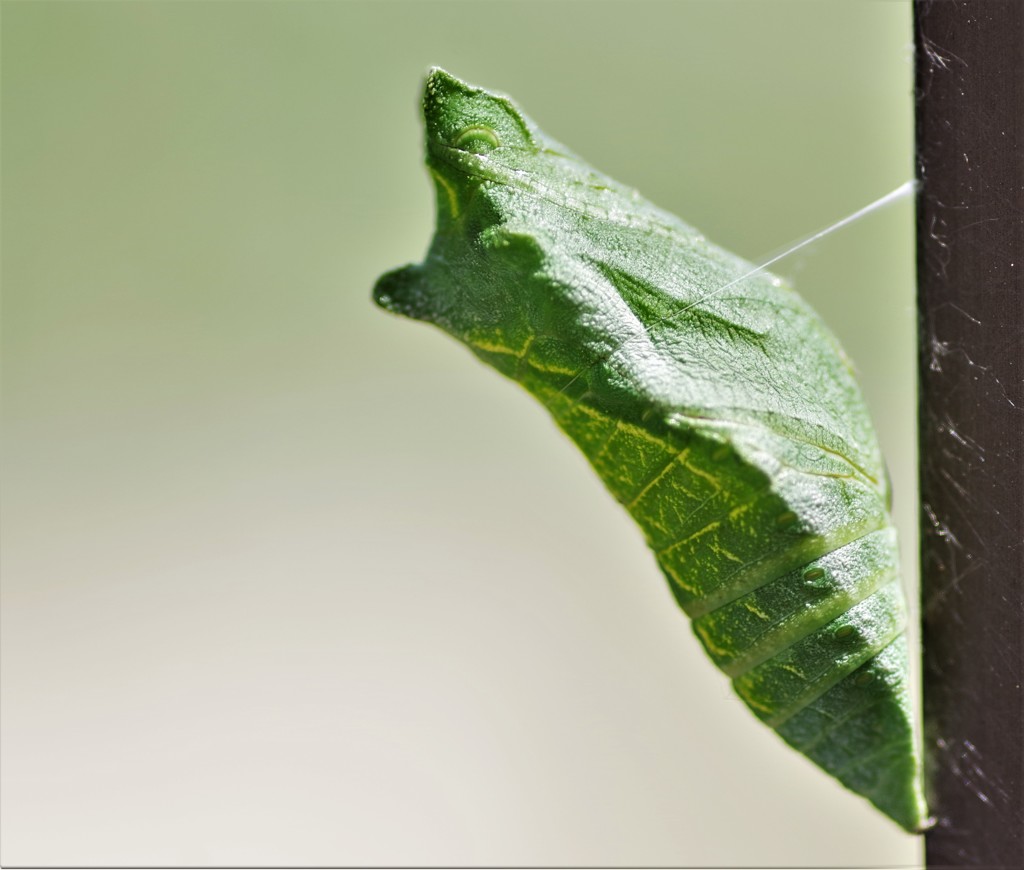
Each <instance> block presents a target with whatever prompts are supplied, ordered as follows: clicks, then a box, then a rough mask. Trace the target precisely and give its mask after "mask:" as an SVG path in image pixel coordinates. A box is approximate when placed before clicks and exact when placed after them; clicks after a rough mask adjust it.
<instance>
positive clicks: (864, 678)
mask: <svg viewBox="0 0 1024 870" xmlns="http://www.w3.org/2000/svg"><path fill="white" fill-rule="evenodd" d="M873 679H874V677H873V676H872V675H871V674H869V673H868V672H867V671H864V673H862V674H857V676H855V677H854V678H853V684H854V685H855V686H866V685H867V684H868V683H870V682H871V681H872V680H873Z"/></svg>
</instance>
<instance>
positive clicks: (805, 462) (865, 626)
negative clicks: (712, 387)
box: [537, 390, 921, 824]
mask: <svg viewBox="0 0 1024 870" xmlns="http://www.w3.org/2000/svg"><path fill="white" fill-rule="evenodd" d="M537 392H538V395H539V396H540V397H541V398H542V400H543V401H544V402H545V404H547V406H548V408H549V409H550V410H551V411H552V413H553V414H554V416H555V419H556V421H557V422H558V423H559V425H560V426H561V427H562V428H563V429H564V430H565V431H566V432H567V433H568V434H569V435H570V436H571V437H572V438H573V439H574V440H575V441H576V442H577V444H578V445H579V446H580V447H581V448H582V450H583V452H584V453H585V454H586V455H587V458H588V459H589V460H590V462H591V464H592V465H593V466H594V467H595V469H596V470H597V471H598V473H599V474H600V476H601V477H602V479H603V480H604V482H605V484H606V485H607V486H608V488H609V489H610V490H611V492H612V494H613V495H614V496H615V497H616V499H618V500H619V501H620V502H621V503H622V504H623V505H624V506H625V507H626V509H627V510H628V511H629V512H630V514H631V515H632V516H633V518H634V519H635V520H636V521H637V523H638V524H639V526H640V527H641V529H642V530H643V532H644V534H645V536H646V537H647V540H648V543H649V544H650V546H651V549H652V550H653V551H654V553H655V555H656V557H657V560H658V563H659V565H660V566H661V568H662V570H663V572H664V573H665V575H666V576H667V578H668V581H669V586H670V588H671V590H672V592H673V594H674V596H675V598H676V600H677V601H678V602H679V604H680V605H681V607H682V608H683V609H684V610H685V611H686V612H687V613H688V614H689V616H690V617H691V618H692V619H693V629H694V631H695V632H696V634H697V636H698V638H699V639H700V641H701V643H702V644H703V645H704V648H705V649H706V650H707V652H708V654H709V655H710V657H711V658H712V659H713V660H714V662H715V664H717V665H718V667H719V668H720V669H721V670H722V671H724V672H725V673H726V674H727V675H728V676H729V677H730V678H731V679H732V683H733V686H734V688H735V690H736V692H737V694H739V696H740V697H741V698H742V699H743V700H744V702H745V703H746V704H747V706H748V707H750V709H751V710H752V711H753V712H754V714H755V715H757V716H758V717H759V718H760V719H761V720H762V721H764V722H765V723H766V724H768V725H770V726H771V727H773V728H774V729H776V730H777V731H778V732H779V734H780V735H781V736H782V737H783V738H784V739H785V740H786V741H787V742H789V743H790V744H792V745H793V746H794V747H795V748H797V749H798V750H800V751H801V752H803V753H804V754H805V755H807V756H808V757H810V758H811V759H812V760H813V761H815V762H816V763H817V764H819V765H820V766H821V767H823V768H825V769H826V770H827V771H828V772H829V773H831V774H832V775H834V776H836V777H837V778H838V779H840V780H841V781H842V782H844V784H846V785H847V786H849V787H850V788H852V789H854V790H855V791H857V792H859V793H861V794H864V795H865V796H866V797H868V798H869V799H870V800H872V801H873V802H875V803H876V804H877V805H878V806H880V807H881V808H882V809H883V810H884V811H885V812H888V813H889V814H890V815H893V816H894V817H895V818H897V820H899V819H905V820H908V824H914V822H913V821H912V820H914V819H916V818H918V817H919V815H920V811H921V808H920V805H918V804H917V803H915V801H916V800H917V799H918V798H915V797H914V796H908V795H907V794H906V791H905V790H902V791H900V790H898V789H893V788H892V787H891V786H892V782H898V781H902V780H901V778H902V779H903V780H905V779H906V778H907V777H908V775H909V774H912V771H909V768H908V765H912V764H913V760H912V759H913V757H914V755H913V751H912V747H913V740H914V735H913V733H912V730H911V727H910V724H909V723H910V717H909V716H908V710H909V708H910V701H909V697H908V694H907V686H906V678H905V674H906V646H905V640H904V635H903V632H904V629H905V622H906V615H905V608H904V604H903V594H902V590H901V588H900V585H899V563H898V552H897V547H896V534H895V531H894V530H893V529H892V527H891V524H890V521H889V518H888V513H887V509H886V504H885V496H884V492H883V490H882V487H881V486H880V485H879V484H878V482H876V481H873V480H871V479H870V478H869V477H867V475H866V474H865V473H863V472H862V471H860V470H859V469H856V468H855V467H853V466H851V465H850V464H849V463H848V462H845V461H844V460H843V459H842V458H841V457H839V456H836V455H835V454H834V453H833V452H832V451H830V450H827V449H824V448H820V449H817V452H815V448H814V447H813V445H810V446H809V445H806V444H802V445H799V449H798V450H796V451H793V450H792V449H790V447H789V446H787V444H786V439H785V438H782V437H780V436H774V435H771V434H769V433H766V432H765V431H764V430H760V429H759V430H758V431H757V432H749V431H747V429H749V428H750V425H749V424H746V425H747V429H745V428H744V425H743V424H734V423H724V424H723V423H715V422H713V421H703V420H702V421H701V423H700V425H694V426H692V427H687V426H685V425H682V426H681V425H676V426H674V427H673V426H667V427H661V429H660V430H659V429H657V428H655V427H654V426H650V425H646V424H645V422H644V420H643V417H642V416H641V417H640V418H638V419H636V420H634V421H626V420H623V419H621V418H620V419H615V418H613V417H612V416H610V415H606V414H604V413H602V412H601V411H599V410H598V409H596V408H594V407H591V406H588V405H587V404H586V403H585V402H580V401H578V400H575V399H572V398H570V397H568V396H565V395H563V394H561V393H557V392H554V391H547V390H541V391H537ZM766 445H767V447H766ZM772 445H774V446H775V448H776V449H775V450H774V451H773V449H772ZM779 454H781V455H779ZM894 795H901V796H900V797H894ZM894 800H896V801H903V802H905V805H903V806H901V805H895V806H894V805H893V801H894Z"/></svg>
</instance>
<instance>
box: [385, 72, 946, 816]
mask: <svg viewBox="0 0 1024 870" xmlns="http://www.w3.org/2000/svg"><path fill="white" fill-rule="evenodd" d="M423 111H424V117H425V121H426V145H427V166H428V168H429V170H430V174H431V176H432V177H433V179H434V182H435V184H436V188H437V231H436V234H435V235H434V238H433V241H432V243H431V245H430V250H429V251H428V253H427V256H426V259H425V260H424V261H423V262H422V263H420V264H418V265H411V266H406V267H405V268H402V269H398V270H396V271H393V272H389V273H387V274H386V275H384V276H382V277H381V278H380V280H379V281H378V282H377V286H376V288H375V289H374V298H375V300H376V301H377V303H378V304H379V305H381V306H383V307H384V308H386V309H388V310H389V311H393V312H396V313H399V314H404V315H406V316H407V317H412V318H416V319H418V320H424V321H428V322H430V323H434V324H436V325H438V326H440V327H441V328H442V329H444V330H445V331H446V332H448V333H450V334H451V335H453V336H454V337H455V338H457V339H459V340H460V341H462V342H463V343H465V344H466V345H467V346H468V347H469V349H470V350H472V351H473V353H475V354H476V355H477V356H478V357H479V358H480V359H482V360H483V361H484V362H486V363H488V364H489V365H491V366H493V367H494V368H496V369H498V371H500V372H502V373H503V374H505V375H507V376H508V377H510V378H512V379H514V380H516V381H518V382H519V383H521V384H522V385H523V386H524V387H525V388H526V389H527V390H529V391H530V392H531V393H532V394H533V395H534V396H536V397H537V399H539V400H540V401H541V402H542V403H543V404H544V405H545V407H547V409H548V410H549V411H550V412H551V414H552V416H553V417H554V419H555V421H556V422H557V423H558V425H559V426H560V427H561V428H562V429H563V430H564V431H565V432H566V434H568V435H569V437H570V438H572V439H573V440H574V441H575V442H576V444H577V445H578V446H579V447H580V449H581V450H582V451H583V452H584V454H586V456H587V459H588V460H589V461H590V463H591V464H592V465H593V467H594V468H595V470H596V471H597V473H598V474H599V475H600V476H601V479H602V480H603V481H604V483H605V484H606V485H607V487H608V489H609V490H610V491H611V493H612V495H613V496H614V497H615V498H616V499H617V500H618V501H619V502H620V503H621V504H622V505H623V506H624V507H625V508H626V510H627V511H629V513H630V514H631V515H632V516H633V518H634V520H636V522H637V523H638V524H639V526H640V528H641V529H642V530H643V532H644V535H645V536H646V538H647V541H648V543H649V544H650V547H651V549H652V550H653V551H654V553H655V556H656V558H657V561H658V564H659V565H660V567H661V569H662V571H663V572H664V573H665V575H666V577H667V578H668V583H669V587H670V588H671V590H672V592H673V594H674V595H675V597H676V600H677V601H678V602H679V604H680V606H681V607H682V608H683V610H684V611H686V613H687V614H688V615H689V616H690V617H691V619H692V620H693V628H694V631H695V632H696V634H697V636H698V638H699V639H700V641H701V643H702V644H703V645H704V647H705V649H706V650H707V652H708V655H710V656H711V658H712V659H713V660H714V662H715V664H716V665H718V667H719V668H721V669H722V670H723V671H724V672H725V673H726V674H728V675H729V677H730V678H731V679H732V681H733V686H734V687H735V689H736V692H737V693H738V694H739V695H740V697H741V698H742V699H743V700H744V701H745V702H746V704H747V705H748V706H749V707H750V709H751V710H752V711H753V712H754V714H755V715H756V716H757V717H758V718H759V719H761V720H762V721H763V722H765V723H766V724H767V725H769V726H771V727H772V728H774V729H775V730H776V731H777V732H778V733H779V734H780V735H781V736H782V738H783V739H784V740H786V741H787V742H788V743H790V744H791V745H792V746H793V747H795V748H796V749H798V750H799V751H800V752H802V753H804V754H805V755H807V756H808V757H809V758H811V759H812V760H813V761H814V762H816V763H817V764H818V765H820V766H821V767H822V768H824V769H825V770H826V771H828V772H829V773H830V774H832V775H833V776H835V777H836V778H837V779H839V780H840V781H841V782H842V783H843V784H844V785H846V786H847V787H849V788H850V789H852V790H853V791H855V792H858V793H859V794H862V795H863V796H865V797H866V798H868V800H870V801H871V802H872V803H874V804H875V805H876V806H877V807H878V808H879V809H880V810H882V812H884V813H886V814H888V815H889V816H891V817H892V818H893V819H894V820H895V821H896V822H898V823H899V824H900V825H902V826H903V827H904V828H906V829H907V830H910V831H918V830H920V829H921V828H922V827H923V826H924V824H925V819H926V816H927V810H926V807H925V803H924V799H923V796H922V788H921V763H920V757H919V754H918V746H917V734H916V730H915V725H914V722H913V718H912V704H911V699H910V694H909V687H908V673H907V645H906V638H905V635H904V628H905V623H906V613H905V604H904V597H903V593H902V591H901V588H900V584H899V569H898V558H897V548H896V534H895V530H894V529H893V527H892V523H891V520H890V518H889V512H888V502H889V488H888V482H887V478H886V474H885V470H884V466H883V462H882V458H881V455H880V453H879V449H878V445H877V442H876V439H875V435H874V432H873V430H872V427H871V423H870V420H869V419H868V414H867V410H866V408H865V406H864V402H863V399H862V398H861V395H860V392H859V390H858V387H857V384H856V383H855V381H854V377H853V372H852V370H851V367H850V364H849V363H848V361H847V359H846V357H845V356H844V355H843V352H842V350H841V349H840V348H839V345H838V344H837V342H836V340H835V338H834V337H833V336H832V334H831V333H830V332H829V331H828V330H827V329H826V327H825V326H824V325H823V324H822V322H821V321H820V320H819V319H818V317H817V316H816V315H815V314H814V313H813V312H812V311H811V309H810V308H809V307H808V306H807V304H806V303H805V302H803V300H801V299H800V297H799V296H797V295H796V294H795V293H794V292H793V290H792V289H790V288H789V287H788V286H787V285H786V284H784V283H783V282H782V281H781V280H780V279H778V278H776V277H773V276H771V275H769V274H767V273H765V272H763V271H760V272H755V273H753V274H751V272H752V267H751V266H750V264H749V263H746V262H744V261H743V260H741V259H739V258H738V257H735V256H733V255H732V254H729V253H727V252H725V251H723V250H721V249H720V248H717V247H715V246H714V245H712V244H710V243H709V242H707V241H706V240H705V239H704V238H703V237H702V236H701V235H700V234H699V233H698V232H696V231H695V230H694V229H693V228H691V227H689V226H687V225H686V224H684V223H683V222H682V221H680V220H679V219H678V218H676V217H674V216H673V215H671V214H669V213H667V212H665V211H662V210H660V209H658V208H656V207H655V206H654V205H652V204H651V203H649V202H648V201H647V200H645V199H643V198H641V197H640V195H639V194H638V193H636V191H633V190H631V189H629V188H627V187H625V186H623V185H621V184H618V183H617V182H615V181H613V180H612V179H610V178H608V177H606V176H604V175H602V174H600V173H599V172H597V171H596V170H594V169H593V168H591V167H590V166H588V165H587V164H586V163H584V162H583V161H582V160H580V159H579V158H578V157H576V156H575V155H573V154H572V153H571V152H570V151H568V150H567V149H566V148H564V147H563V146H561V145H559V144H558V143H556V142H553V141H552V140H551V139H549V138H548V137H547V136H545V135H544V134H543V133H542V132H541V131H540V130H539V129H538V128H537V127H536V125H534V124H533V123H532V122H531V121H530V120H529V119H528V118H527V117H526V116H525V115H523V113H522V112H520V111H519V109H518V108H517V107H516V106H515V104H514V103H512V101H511V100H509V99H508V98H507V97H504V96H500V95H496V94H492V93H489V92H487V91H485V90H482V89H480V88H475V87H472V86H470V85H467V84H465V83H464V82H461V81H459V80H458V79H456V78H454V77H452V76H450V75H449V74H447V73H446V72H444V71H443V70H440V69H434V70H432V71H431V72H430V74H429V75H428V77H427V82H426V91H425V95H424V100H423Z"/></svg>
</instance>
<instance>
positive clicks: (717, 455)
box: [711, 445, 732, 462]
mask: <svg viewBox="0 0 1024 870" xmlns="http://www.w3.org/2000/svg"><path fill="white" fill-rule="evenodd" d="M730 453H732V451H731V450H730V449H729V448H728V447H726V446H725V445H722V446H721V447H719V448H718V449H717V450H715V452H714V453H712V454H711V458H712V459H713V460H714V461H715V462H722V461H723V460H725V459H728V458H729V454H730Z"/></svg>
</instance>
